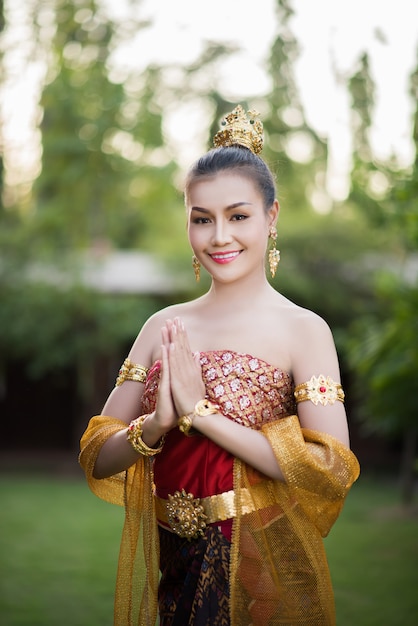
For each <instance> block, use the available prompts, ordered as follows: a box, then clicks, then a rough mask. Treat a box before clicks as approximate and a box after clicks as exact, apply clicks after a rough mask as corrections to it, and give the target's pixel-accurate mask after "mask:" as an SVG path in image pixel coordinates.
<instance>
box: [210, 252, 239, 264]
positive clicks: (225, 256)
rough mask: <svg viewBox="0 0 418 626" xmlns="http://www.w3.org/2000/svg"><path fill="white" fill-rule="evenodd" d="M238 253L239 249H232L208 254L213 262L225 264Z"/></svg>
mask: <svg viewBox="0 0 418 626" xmlns="http://www.w3.org/2000/svg"><path fill="white" fill-rule="evenodd" d="M240 254H241V250H233V251H231V252H215V253H214V254H210V255H209V256H210V258H211V259H212V260H213V261H215V263H220V264H225V263H231V261H234V259H236V258H237V256H239V255H240Z"/></svg>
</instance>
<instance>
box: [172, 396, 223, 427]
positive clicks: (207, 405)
mask: <svg viewBox="0 0 418 626" xmlns="http://www.w3.org/2000/svg"><path fill="white" fill-rule="evenodd" d="M214 413H219V407H218V405H217V404H213V402H210V400H207V399H206V398H204V399H203V400H199V402H197V403H196V405H195V407H194V409H193V411H192V412H191V413H188V414H187V415H182V416H181V417H179V420H178V422H177V425H178V427H179V429H180V430H181V432H182V433H183V434H184V435H186V437H190V430H191V428H192V426H193V418H194V417H196V415H199V416H200V417H204V416H205V415H212V414H214Z"/></svg>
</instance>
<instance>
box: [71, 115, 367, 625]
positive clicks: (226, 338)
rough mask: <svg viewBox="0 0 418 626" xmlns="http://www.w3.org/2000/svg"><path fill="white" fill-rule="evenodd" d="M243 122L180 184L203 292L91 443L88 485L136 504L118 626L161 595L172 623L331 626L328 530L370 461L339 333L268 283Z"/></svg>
mask: <svg viewBox="0 0 418 626" xmlns="http://www.w3.org/2000/svg"><path fill="white" fill-rule="evenodd" d="M248 115H249V118H247V116H246V114H245V112H244V110H243V109H242V108H241V107H237V108H236V109H235V110H234V111H232V113H230V114H229V115H228V116H227V117H226V120H225V122H224V126H225V127H224V128H223V130H221V131H219V133H217V135H216V136H215V140H214V143H215V148H214V149H213V150H211V151H210V152H209V153H207V154H206V155H204V156H203V157H202V158H201V159H199V160H198V162H197V163H196V164H195V165H194V166H193V167H192V169H191V170H190V172H189V174H188V177H187V180H186V189H185V202H186V208H187V215H188V235H189V240H190V244H191V247H192V249H193V253H194V257H193V266H194V269H195V273H196V277H197V278H198V277H199V274H200V267H201V266H203V267H204V268H205V269H206V270H207V271H208V272H209V274H210V275H211V278H212V282H211V286H210V289H209V291H208V292H207V293H206V294H204V295H203V296H201V297H200V298H197V299H196V300H193V301H191V302H186V303H183V304H179V305H175V306H172V307H168V308H167V309H165V310H163V311H160V312H159V313H157V314H155V315H154V316H153V317H151V318H150V319H149V321H148V322H147V323H146V324H145V325H144V327H143V328H142V330H141V332H140V333H139V335H138V337H137V339H136V341H135V343H134V344H133V347H132V349H131V351H130V354H129V357H128V358H127V359H126V360H125V362H124V364H123V366H122V368H121V370H120V373H119V377H118V379H117V383H116V387H115V389H114V390H113V391H112V393H111V394H110V396H109V398H108V400H107V402H106V404H105V406H104V409H103V412H102V415H101V416H97V417H94V418H93V419H92V420H91V421H90V423H89V426H88V428H87V430H86V432H85V433H84V435H83V438H82V441H81V454H80V462H81V464H82V466H83V468H84V470H85V472H86V475H87V478H88V481H89V485H90V487H91V488H92V490H93V491H94V492H95V493H96V494H97V495H99V496H100V497H102V498H105V499H107V500H109V501H111V502H116V503H119V504H124V505H125V510H126V517H125V526H124V531H123V537H122V544H121V552H120V560H119V568H118V580H117V590H116V601H115V624H117V625H120V626H124V625H128V624H140V625H141V626H143V625H146V624H150V625H151V626H154V624H155V620H156V617H157V598H158V615H159V619H160V624H161V625H163V626H186V625H197V626H226V625H229V624H232V625H234V626H237V625H238V626H244V625H245V626H247V625H249V624H254V625H259V626H268V625H278V624H291V625H292V626H296V625H303V626H307V625H317V626H327V625H332V624H335V615H334V601H333V593H332V587H331V582H330V576H329V571H328V566H327V561H326V556H325V552H324V548H323V542H322V537H323V536H326V535H327V533H328V532H329V530H330V528H331V526H332V524H333V523H334V521H335V519H336V518H337V516H338V514H339V512H340V511H341V508H342V505H343V502H344V498H345V496H346V494H347V492H348V490H349V488H350V487H351V485H352V483H353V482H354V481H355V480H356V479H357V477H358V473H359V468H358V463H357V460H356V458H355V456H354V455H353V454H352V452H351V451H350V449H349V436H348V428H347V420H346V415H345V410H344V404H343V400H344V393H343V391H342V388H341V385H340V382H339V381H340V373H339V366H338V359H337V355H336V350H335V346H334V341H333V338H332V334H331V332H330V330H329V328H328V326H327V325H326V323H325V322H324V321H323V320H322V319H321V318H319V317H318V316H317V315H315V314H314V313H312V312H310V311H307V310H305V309H302V308H300V307H298V306H296V305H295V304H293V303H292V302H290V301H289V300H287V299H286V298H285V297H283V296H282V295H281V294H279V293H278V292H277V291H275V290H274V289H273V288H272V287H271V286H270V284H269V282H268V280H267V278H266V274H265V269H264V260H265V255H266V248H267V243H268V239H269V237H270V238H272V240H273V247H272V248H271V250H270V252H269V255H268V257H269V264H270V269H271V271H272V273H273V274H274V272H275V270H276V267H277V263H278V260H279V253H278V250H276V248H275V239H276V236H277V232H276V221H277V217H278V214H279V204H278V201H277V200H276V197H275V187H274V181H273V177H272V175H271V173H270V171H269V169H268V167H267V166H266V164H265V163H264V161H263V160H262V159H261V158H260V157H259V156H258V153H259V152H260V150H261V147H262V124H261V122H260V121H258V120H256V119H255V117H256V113H255V112H248ZM138 416H139V417H138ZM158 569H160V572H161V578H160V580H159V576H160V574H159V571H158Z"/></svg>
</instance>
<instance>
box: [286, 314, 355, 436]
mask: <svg viewBox="0 0 418 626" xmlns="http://www.w3.org/2000/svg"><path fill="white" fill-rule="evenodd" d="M292 334H293V336H294V338H295V339H294V342H293V343H292V345H291V350H292V373H293V380H294V383H295V386H296V389H297V388H298V386H302V393H300V395H299V398H300V399H301V400H302V401H299V402H298V407H297V409H298V411H297V412H298V416H299V421H300V425H301V426H302V428H308V429H310V430H315V431H318V432H322V433H326V434H328V435H332V436H333V437H335V439H338V440H339V441H340V442H341V443H342V444H344V445H345V446H347V447H349V445H350V439H349V433H348V425H347V416H346V412H345V407H344V402H343V401H342V400H341V399H338V398H343V394H341V391H342V388H341V387H339V386H340V385H341V378H340V368H339V363H338V357H337V351H336V348H335V343H334V339H333V336H332V333H331V330H330V328H329V326H328V325H327V324H326V322H325V321H324V320H323V319H322V318H320V317H318V316H317V315H315V314H314V313H312V312H310V311H302V312H301V313H300V315H299V316H298V317H297V318H296V319H295V328H294V331H293V333H292ZM312 377H314V379H313V382H311V381H312ZM320 377H324V379H325V381H326V382H325V384H324V385H322V384H321V383H320V382H319V380H318V379H320ZM327 379H328V380H327ZM322 380H323V379H322ZM314 388H316V391H313V389H314ZM336 389H340V392H339V394H338V396H337V398H335V391H336Z"/></svg>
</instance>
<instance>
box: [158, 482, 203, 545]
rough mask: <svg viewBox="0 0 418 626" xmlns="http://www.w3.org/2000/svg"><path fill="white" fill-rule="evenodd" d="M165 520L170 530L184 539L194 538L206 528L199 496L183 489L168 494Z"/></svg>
mask: <svg viewBox="0 0 418 626" xmlns="http://www.w3.org/2000/svg"><path fill="white" fill-rule="evenodd" d="M167 521H168V523H169V524H170V526H171V528H172V530H173V531H174V532H175V533H176V534H177V535H179V537H184V538H186V539H196V538H197V537H199V535H203V534H204V532H205V528H206V515H205V513H204V510H203V506H202V505H201V504H200V498H195V497H194V496H193V494H192V493H186V492H185V490H184V489H182V490H181V491H176V492H175V493H174V495H169V496H168V502H167Z"/></svg>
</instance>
